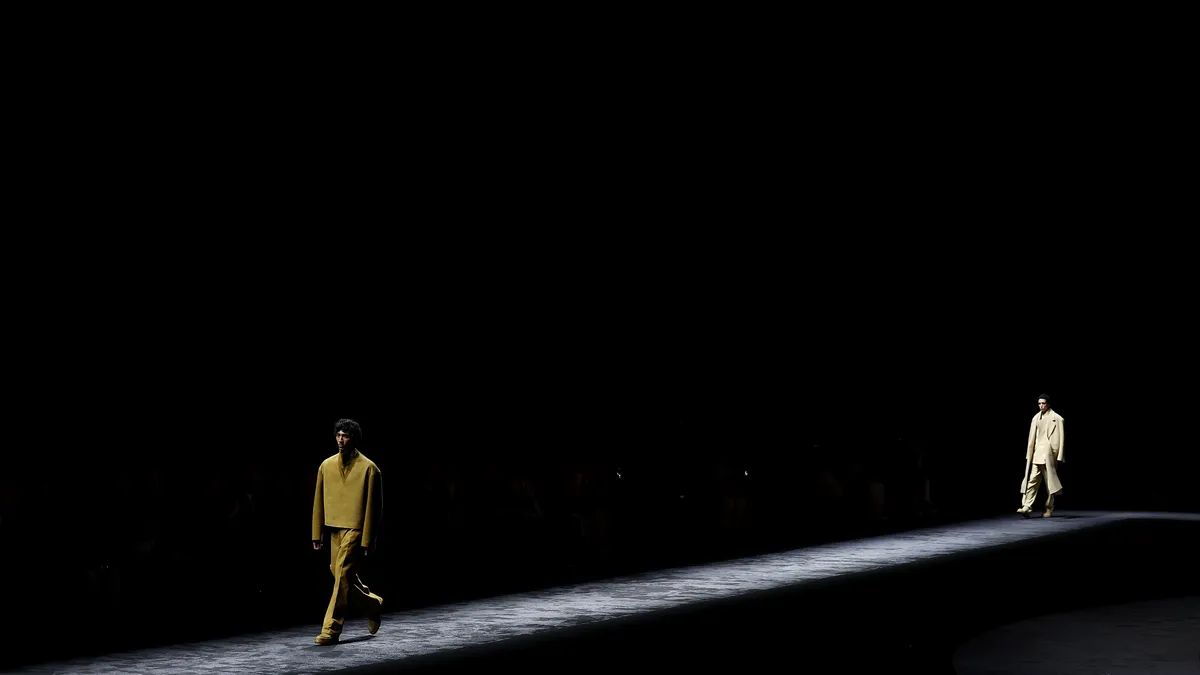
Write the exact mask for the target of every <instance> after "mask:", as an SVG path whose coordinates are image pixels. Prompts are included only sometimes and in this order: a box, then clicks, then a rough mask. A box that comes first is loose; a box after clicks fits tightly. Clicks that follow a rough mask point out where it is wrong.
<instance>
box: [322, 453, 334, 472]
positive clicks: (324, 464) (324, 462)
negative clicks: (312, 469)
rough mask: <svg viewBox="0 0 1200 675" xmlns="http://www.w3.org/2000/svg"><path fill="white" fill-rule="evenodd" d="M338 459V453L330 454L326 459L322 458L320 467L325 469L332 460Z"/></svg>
mask: <svg viewBox="0 0 1200 675" xmlns="http://www.w3.org/2000/svg"><path fill="white" fill-rule="evenodd" d="M337 459H338V456H337V453H336V452H335V453H333V454H332V455H330V456H328V457H326V458H325V459H323V460H321V467H320V468H322V469H324V468H325V467H327V466H329V464H330V463H331V462H336V461H337Z"/></svg>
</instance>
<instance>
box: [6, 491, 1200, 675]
mask: <svg viewBox="0 0 1200 675" xmlns="http://www.w3.org/2000/svg"><path fill="white" fill-rule="evenodd" d="M1058 515H1060V516H1062V517H1058V516H1056V517H1055V518H1052V519H1040V518H1038V519H1030V520H1025V519H1021V518H1018V517H1016V516H1012V517H1004V518H994V519H987V520H980V521H974V522H969V523H961V524H955V525H947V526H943V527H937V528H929V529H923V530H915V531H911V532H905V533H899V534H891V535H886V536H880V537H874V538H869V539H860V540H856V541H848V542H840V543H836V544H828V545H824V546H814V547H810V548H804V549H798V550H794V551H788V552H784V553H775V554H770V555H763V556H757V557H751V558H743V559H740V560H735V561H729V562H724V563H717V564H710V565H704V566H696V567H687V568H679V569H672V570H664V571H660V572H653V573H647V574H641V575H635V576H629V577H622V578H618V579H612V580H608V581H602V582H593V583H586V584H580V585H576V586H567V587H562V588H555V589H548V590H543V591H536V592H529V593H521V594H516V595H510V596H504V597H498V598H489V599H483V600H476V601H471V602H464V603H459V604H455V605H447V606H441V607H435V608H428V609H423V610H419V611H413V612H404V613H393V614H385V615H384V623H383V628H382V629H381V630H380V632H379V633H378V634H377V635H374V636H369V635H368V634H367V633H366V627H365V623H364V622H362V621H357V622H351V623H348V625H347V628H346V632H344V633H343V642H342V644H340V645H337V646H334V647H318V646H316V645H314V644H313V643H312V639H313V637H314V636H315V635H316V634H317V633H318V632H319V628H320V626H319V617H314V621H313V623H312V624H310V625H306V626H301V627H297V628H294V629H290V630H283V631H274V632H267V633H259V634H249V635H242V636H238V637H236V638H233V639H227V640H219V641H209V642H199V643H190V644H180V645H174V646H170V647H160V648H154V649H145V650H138V651H131V652H124V653H118V654H111V655H108V656H103V657H98V658H88V659H77V660H73V661H65V662H59V663H47V664H42V665H38V666H34V667H30V668H26V669H23V670H19V671H16V672H21V673H123V674H126V675H138V674H142V673H322V672H332V671H337V670H342V669H349V668H359V667H364V666H372V665H380V664H386V663H392V664H395V665H402V663H403V660H404V659H408V658H411V657H415V656H422V655H430V654H437V653H442V652H447V651H450V650H456V649H461V648H464V647H471V646H476V645H481V644H486V643H495V642H498V641H502V640H506V639H509V638H513V637H518V636H526V635H534V634H539V633H545V632H547V631H552V630H555V629H563V628H569V627H572V626H577V625H580V624H585V623H591V622H597V621H606V620H615V619H620V618H622V617H629V616H632V615H642V614H644V613H647V612H653V611H656V610H664V609H668V608H672V607H678V606H681V605H685V604H688V603H694V602H699V601H704V600H715V599H721V598H730V597H734V596H737V595H741V594H745V593H751V592H755V591H768V590H772V589H779V588H783V587H787V586H792V585H796V584H804V583H806V582H811V581H815V580H821V579H829V578H833V577H842V576H846V575H853V574H856V573H862V572H869V571H875V570H879V569H882V568H888V567H891V566H898V565H903V564H906V563H916V562H920V561H923V560H930V559H934V558H938V557H942V556H953V555H959V554H963V553H968V552H975V551H980V550H984V549H987V548H990V547H994V546H1002V545H1005V544H1013V543H1017V542H1021V541H1027V540H1031V539H1036V538H1039V537H1052V536H1055V535H1057V534H1061V533H1066V532H1072V531H1078V530H1082V529H1086V528H1091V527H1096V526H1101V525H1105V524H1109V523H1114V522H1119V521H1124V520H1129V519H1147V518H1151V519H1171V520H1200V515H1195V514H1167V513H1162V514H1155V513H1114V512H1078V513H1072V512H1061V513H1060V514H1058ZM1030 672H1042V671H1030ZM1047 672H1048V671H1047ZM1081 672H1082V671H1081ZM1163 672H1168V671H1163ZM1172 672H1173V671H1172Z"/></svg>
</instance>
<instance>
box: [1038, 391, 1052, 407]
mask: <svg viewBox="0 0 1200 675" xmlns="http://www.w3.org/2000/svg"><path fill="white" fill-rule="evenodd" d="M1038 400H1045V401H1046V405H1050V394H1038Z"/></svg>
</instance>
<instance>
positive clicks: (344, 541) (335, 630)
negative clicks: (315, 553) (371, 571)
mask: <svg viewBox="0 0 1200 675" xmlns="http://www.w3.org/2000/svg"><path fill="white" fill-rule="evenodd" d="M361 537H362V532H360V531H358V530H343V529H341V528H329V571H330V572H332V573H333V597H331V598H329V609H327V610H325V625H324V628H323V631H322V632H325V633H331V634H333V635H340V634H341V632H342V625H343V624H345V622H346V609H347V605H348V604H349V602H350V598H354V604H355V605H356V606H358V607H359V608H360V609H362V610H363V613H364V614H366V616H367V617H370V618H377V617H378V616H379V608H380V607H381V606H382V605H383V598H381V597H379V596H378V595H375V594H374V593H372V592H371V589H369V588H367V585H366V584H364V583H363V582H362V579H359V578H358V568H359V564H360V562H361V556H362V548H360V547H359V545H358V544H359V540H360V538H361Z"/></svg>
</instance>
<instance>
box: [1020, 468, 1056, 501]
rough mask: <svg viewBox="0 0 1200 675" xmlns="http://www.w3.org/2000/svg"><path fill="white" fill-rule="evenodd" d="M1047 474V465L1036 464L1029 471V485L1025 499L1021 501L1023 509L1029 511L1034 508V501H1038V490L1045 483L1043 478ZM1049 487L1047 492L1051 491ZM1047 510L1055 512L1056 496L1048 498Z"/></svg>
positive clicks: (1026, 488)
mask: <svg viewBox="0 0 1200 675" xmlns="http://www.w3.org/2000/svg"><path fill="white" fill-rule="evenodd" d="M1045 474H1046V465H1045V464H1034V465H1033V468H1031V469H1030V470H1029V485H1026V486H1025V499H1023V500H1021V507H1022V508H1024V509H1026V510H1028V509H1032V508H1033V500H1035V499H1037V493H1038V488H1040V487H1041V486H1042V483H1043V482H1045V481H1044V479H1043V476H1044V475H1045ZM1049 489H1050V487H1049V486H1047V487H1046V490H1047V491H1049ZM1046 510H1047V511H1053V510H1054V495H1049V496H1047V497H1046Z"/></svg>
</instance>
